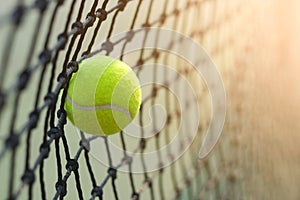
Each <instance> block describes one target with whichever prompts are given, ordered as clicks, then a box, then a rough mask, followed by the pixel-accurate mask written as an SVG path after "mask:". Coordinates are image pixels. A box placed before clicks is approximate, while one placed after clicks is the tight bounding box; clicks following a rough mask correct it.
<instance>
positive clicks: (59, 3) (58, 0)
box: [56, 0, 65, 6]
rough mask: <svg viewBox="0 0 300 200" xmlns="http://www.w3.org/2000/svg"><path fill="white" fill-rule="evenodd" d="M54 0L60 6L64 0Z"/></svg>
mask: <svg viewBox="0 0 300 200" xmlns="http://www.w3.org/2000/svg"><path fill="white" fill-rule="evenodd" d="M56 2H57V4H58V5H60V6H61V5H63V4H64V2H65V0H56Z"/></svg>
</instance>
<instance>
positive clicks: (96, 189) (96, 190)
mask: <svg viewBox="0 0 300 200" xmlns="http://www.w3.org/2000/svg"><path fill="white" fill-rule="evenodd" d="M91 195H93V196H95V197H100V199H102V195H103V189H102V187H101V186H97V187H94V188H93V190H92V192H91Z"/></svg>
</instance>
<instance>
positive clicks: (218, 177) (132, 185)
mask: <svg viewBox="0 0 300 200" xmlns="http://www.w3.org/2000/svg"><path fill="white" fill-rule="evenodd" d="M2 5H3V8H6V9H5V10H4V9H3V12H1V18H0V27H1V29H0V30H1V35H0V36H1V37H0V38H1V49H0V55H1V62H0V126H1V129H0V136H1V140H2V144H1V146H0V147H1V148H0V165H1V179H2V180H1V183H2V184H1V187H0V196H1V198H6V199H52V198H53V199H64V198H65V199H97V198H99V199H240V197H241V196H242V194H243V191H244V186H243V184H241V183H242V179H241V178H240V177H241V176H239V174H238V173H237V172H236V170H238V169H239V162H242V161H241V160H239V159H238V158H239V157H240V154H241V153H240V152H238V151H236V150H235V148H238V147H239V145H240V144H239V143H238V141H237V140H238V139H237V137H236V136H235V135H234V134H233V133H231V134H227V133H230V132H229V131H228V130H232V129H233V127H232V123H231V121H230V120H229V121H228V123H227V124H226V126H225V127H224V135H225V136H224V137H222V138H221V142H220V143H219V145H218V146H217V147H216V148H215V149H214V150H213V152H212V154H211V156H210V157H208V158H205V159H202V160H199V159H198V153H199V149H200V146H201V143H202V141H203V136H204V135H205V133H206V131H207V128H208V126H209V123H210V119H211V106H210V103H209V91H208V89H207V87H206V84H205V82H204V81H203V79H202V78H201V77H200V76H199V75H197V74H196V73H195V72H194V71H193V67H192V66H191V63H189V62H188V61H186V60H184V59H183V58H182V57H180V56H179V55H174V54H172V53H170V52H166V51H162V50H160V49H159V48H155V47H156V46H159V44H157V43H158V41H160V39H161V38H163V37H165V36H164V35H163V34H161V33H160V32H159V31H157V32H156V35H155V37H151V38H149V33H148V32H147V31H145V32H143V34H142V36H141V37H139V38H138V37H137V32H138V31H136V29H138V28H149V27H161V28H164V29H168V30H173V31H176V32H180V33H181V34H184V35H186V36H188V37H190V38H192V39H193V40H194V41H196V42H198V43H199V44H201V45H203V46H204V48H205V49H206V50H207V52H208V53H209V55H211V57H212V59H213V60H214V61H215V62H216V63H217V64H218V65H219V70H220V71H221V74H222V76H223V78H224V79H225V80H226V81H225V82H226V87H230V86H231V84H232V83H234V81H235V80H234V79H235V78H234V77H232V79H233V80H231V79H228V77H227V76H228V74H229V73H230V72H231V70H233V69H232V68H231V66H232V65H234V64H236V63H238V62H241V60H240V59H239V58H241V57H243V52H248V53H249V52H250V51H251V48H250V47H251V46H249V42H248V38H249V30H248V29H247V27H245V26H243V28H241V27H242V26H240V25H241V24H244V23H246V22H247V18H246V17H245V16H247V15H248V13H249V10H248V9H247V8H246V7H242V1H237V0H236V1H235V0H231V1H228V2H223V1H222V0H196V1H195V0H163V1H158V0H119V1H116V0H109V1H108V0H99V1H96V0H95V1H85V0H82V1H77V0H71V1H64V0H56V1H55V0H53V1H50V0H36V1H23V0H17V1H7V2H2ZM124 31H126V32H127V33H126V34H125V35H124V37H119V38H118V37H117V40H113V39H111V38H113V37H114V35H117V34H118V33H122V32H124ZM236 34H238V35H239V37H236ZM163 39H164V38H163ZM165 39H166V40H167V38H165ZM135 40H138V41H139V42H140V43H139V45H140V46H139V48H138V49H136V50H135V51H131V52H126V48H127V45H130V43H132V42H134V41H135ZM168 40H170V41H172V42H171V43H170V44H169V45H171V46H172V45H179V46H180V42H181V41H180V40H177V39H176V37H175V36H174V38H173V37H172V35H170V38H168ZM149 42H150V43H152V46H154V48H152V49H149V48H146V46H147V44H148V43H149ZM115 46H119V47H120V49H121V50H120V52H119V55H120V56H119V59H121V60H124V61H125V62H127V63H128V64H129V65H130V66H132V67H133V69H134V71H135V72H136V74H137V75H138V77H139V78H140V79H142V78H143V76H145V72H143V71H146V72H147V73H149V78H150V79H151V80H152V82H153V83H156V82H157V80H158V79H162V80H165V82H164V84H165V85H167V86H170V87H171V85H173V88H174V90H173V91H170V90H168V88H166V87H163V86H161V85H159V84H148V85H145V86H143V88H142V89H143V103H142V106H141V109H140V113H139V115H138V117H137V118H136V123H137V124H139V125H140V127H141V128H139V129H138V130H137V131H136V132H134V134H133V135H130V134H127V133H126V131H121V132H120V133H118V134H116V135H114V136H110V137H93V136H90V135H86V134H85V133H82V132H78V130H76V129H75V128H74V127H73V126H72V125H71V123H67V122H68V120H67V118H66V117H67V116H66V112H65V110H64V102H65V97H66V89H67V87H68V82H69V79H70V77H71V76H72V74H73V73H74V72H76V70H77V69H78V64H79V63H80V62H81V61H82V60H84V59H86V58H88V57H91V56H93V55H95V54H101V55H111V53H112V52H113V50H114V48H115ZM125 52H126V53H125ZM238 52H239V53H241V54H240V56H239V57H236V56H235V55H236V53H238ZM148 64H149V65H150V70H149V71H147V70H148V69H149V67H147V65H148ZM160 65H167V66H171V67H170V68H172V69H174V70H176V71H177V72H179V73H180V74H181V75H182V76H183V77H185V79H187V80H189V82H190V85H191V88H193V89H194V91H197V92H196V93H195V98H193V97H191V96H189V94H188V92H187V90H186V85H185V84H184V81H182V80H181V79H180V76H173V75H172V73H171V72H170V71H169V70H166V69H164V70H160V67H159V66H160ZM236 79H238V78H236ZM176 95H180V96H182V97H184V98H183V102H178V99H177V98H176ZM195 101H196V102H197V103H195ZM157 104H159V105H163V107H164V109H163V112H161V110H160V109H158V110H157V109H155V106H156V105H157ZM179 104H180V106H181V107H180V106H179ZM180 108H181V109H180ZM237 109H238V108H237ZM198 110H199V111H198ZM182 111H183V112H184V113H186V114H183V113H182ZM197 112H199V113H200V116H201V117H200V120H199V121H197V120H198V119H197V116H195V113H197ZM149 113H150V114H149ZM162 115H163V116H164V117H163V119H164V123H161V119H162V117H161V116H162ZM238 115H239V113H238V112H237V115H236V116H237V117H238ZM182 116H184V117H185V119H184V120H182ZM149 118H150V119H149ZM193 123H199V124H198V126H197V130H196V132H197V134H196V136H195V135H193V134H192V132H193V131H194V130H190V129H192V127H193V125H192V124H193ZM161 124H163V128H161V127H160V126H161ZM146 125H147V126H146ZM179 126H180V127H182V129H183V130H184V131H183V133H182V134H179V136H178V137H179V138H180V143H178V144H177V145H176V146H175V147H174V146H172V147H168V146H167V147H166V153H162V152H161V151H160V149H161V148H162V147H164V145H166V144H169V143H170V142H171V141H173V138H174V137H175V135H176V134H177V129H178V128H179ZM194 136H195V137H194ZM187 146H188V148H186V147H187ZM114 147H118V148H119V149H121V150H122V151H120V152H121V153H115V151H113V148H114ZM127 152H131V154H128V153H127ZM151 152H155V153H154V158H153V160H152V163H149V160H147V158H146V157H147V156H148V154H149V153H151ZM178 152H182V156H180V157H179V158H177V157H176V155H178ZM102 161H103V162H104V163H102ZM136 164H137V165H138V166H140V168H139V170H138V172H137V170H136V169H135V167H134V166H135V165H136ZM150 164H151V166H156V167H157V168H156V170H153V169H150V168H151V167H149V166H150Z"/></svg>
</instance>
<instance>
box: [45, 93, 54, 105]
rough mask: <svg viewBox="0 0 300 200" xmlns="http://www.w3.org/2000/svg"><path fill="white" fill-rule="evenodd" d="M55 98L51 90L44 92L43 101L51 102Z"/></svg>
mask: <svg viewBox="0 0 300 200" xmlns="http://www.w3.org/2000/svg"><path fill="white" fill-rule="evenodd" d="M55 99H56V95H55V94H54V93H53V92H48V93H47V94H46V96H45V97H44V101H45V102H48V101H49V102H50V104H53V103H54V101H55Z"/></svg>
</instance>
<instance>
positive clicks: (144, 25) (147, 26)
mask: <svg viewBox="0 0 300 200" xmlns="http://www.w3.org/2000/svg"><path fill="white" fill-rule="evenodd" d="M142 27H143V28H150V27H151V25H150V24H149V22H146V23H144V24H143V25H142ZM146 31H147V30H146Z"/></svg>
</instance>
